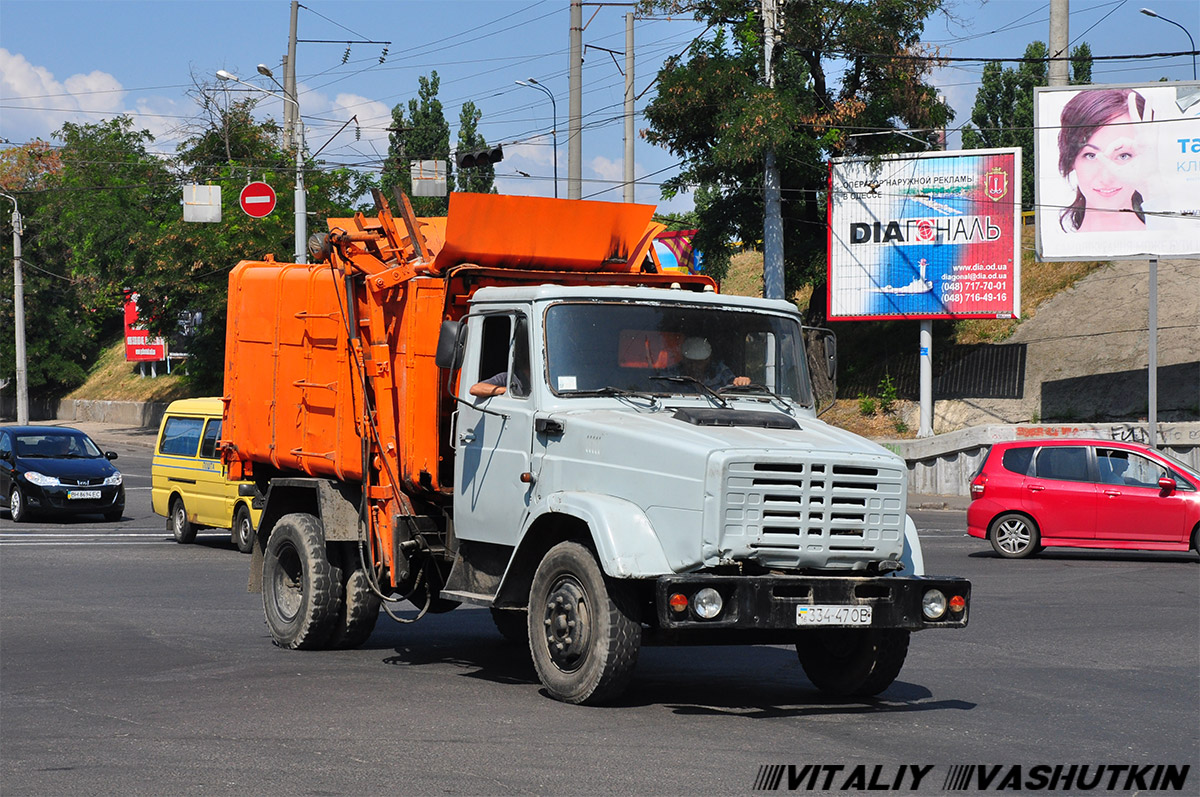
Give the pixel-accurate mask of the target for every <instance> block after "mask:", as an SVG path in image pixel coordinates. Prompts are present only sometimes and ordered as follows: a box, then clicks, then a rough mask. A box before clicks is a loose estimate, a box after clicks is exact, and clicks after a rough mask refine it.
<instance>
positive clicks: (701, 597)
mask: <svg viewBox="0 0 1200 797" xmlns="http://www.w3.org/2000/svg"><path fill="white" fill-rule="evenodd" d="M724 605H725V602H724V601H723V600H721V593H719V592H717V591H716V590H715V589H713V588H712V587H705V588H704V589H702V590H700V591H699V592H697V593H696V595H695V597H694V598H693V599H692V609H694V610H695V612H696V614H697V615H698V616H699V617H700V618H701V619H704V620H711V619H713V618H714V617H716V616H717V615H718V614H720V613H721V609H722V608H723V607H724Z"/></svg>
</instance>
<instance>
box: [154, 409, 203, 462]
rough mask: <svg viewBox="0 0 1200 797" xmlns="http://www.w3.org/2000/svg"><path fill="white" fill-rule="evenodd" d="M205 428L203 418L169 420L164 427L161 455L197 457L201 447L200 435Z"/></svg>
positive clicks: (160, 447) (160, 445) (159, 450)
mask: <svg viewBox="0 0 1200 797" xmlns="http://www.w3.org/2000/svg"><path fill="white" fill-rule="evenodd" d="M203 428H204V419H203V418H168V419H167V423H166V425H165V426H164V427H163V433H162V441H161V442H160V443H159V446H158V452H159V453H160V454H175V455H178V456H183V457H194V456H196V448H197V447H198V446H199V445H200V433H201V431H202V430H203Z"/></svg>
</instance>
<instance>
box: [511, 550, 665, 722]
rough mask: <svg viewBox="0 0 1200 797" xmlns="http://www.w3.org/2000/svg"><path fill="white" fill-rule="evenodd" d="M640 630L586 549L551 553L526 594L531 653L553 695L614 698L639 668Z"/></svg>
mask: <svg viewBox="0 0 1200 797" xmlns="http://www.w3.org/2000/svg"><path fill="white" fill-rule="evenodd" d="M641 632H642V629H641V623H640V621H639V618H638V611H637V604H636V602H635V601H634V600H633V596H632V595H631V594H630V589H629V587H628V586H627V585H625V584H622V583H621V582H619V581H614V580H611V579H608V578H605V576H604V573H603V572H602V571H601V570H600V566H599V564H597V563H596V558H595V557H594V556H593V555H592V553H591V551H589V550H588V549H587V548H585V547H584V546H582V545H580V544H579V543H575V542H562V543H559V544H558V545H556V546H554V547H553V548H551V549H550V551H549V552H548V553H547V554H546V556H545V558H544V559H542V561H541V563H540V564H539V565H538V568H537V572H536V573H534V576H533V586H532V588H531V589H530V591H529V647H530V651H531V653H532V655H533V665H534V668H535V669H536V670H537V673H538V677H539V678H540V679H541V681H542V684H543V685H544V686H545V687H546V690H547V691H548V692H549V693H550V696H551V697H553V698H554V699H556V700H561V701H563V702H565V703H586V704H596V703H601V702H604V701H606V700H610V699H612V698H615V697H616V696H617V695H619V694H620V693H621V692H622V691H624V689H625V687H626V685H627V684H628V683H629V678H630V676H631V675H632V674H633V668H634V665H636V664H637V657H638V650H639V648H640V647H641V642H642V636H641Z"/></svg>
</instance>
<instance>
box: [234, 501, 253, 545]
mask: <svg viewBox="0 0 1200 797" xmlns="http://www.w3.org/2000/svg"><path fill="white" fill-rule="evenodd" d="M233 544H234V545H236V546H237V549H238V550H239V551H241V552H242V553H250V550H251V549H252V548H253V547H254V524H253V523H252V522H251V521H250V510H249V509H247V508H246V505H245V504H238V508H237V511H236V512H234V513H233Z"/></svg>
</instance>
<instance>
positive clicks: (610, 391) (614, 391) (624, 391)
mask: <svg viewBox="0 0 1200 797" xmlns="http://www.w3.org/2000/svg"><path fill="white" fill-rule="evenodd" d="M571 395H572V396H619V397H621V398H640V399H646V400H647V401H650V402H653V403H655V404H657V403H658V396H656V395H654V394H653V393H647V392H645V391H643V390H630V389H629V388H624V387H614V386H612V385H606V386H604V387H598V388H596V389H595V390H573V391H571Z"/></svg>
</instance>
